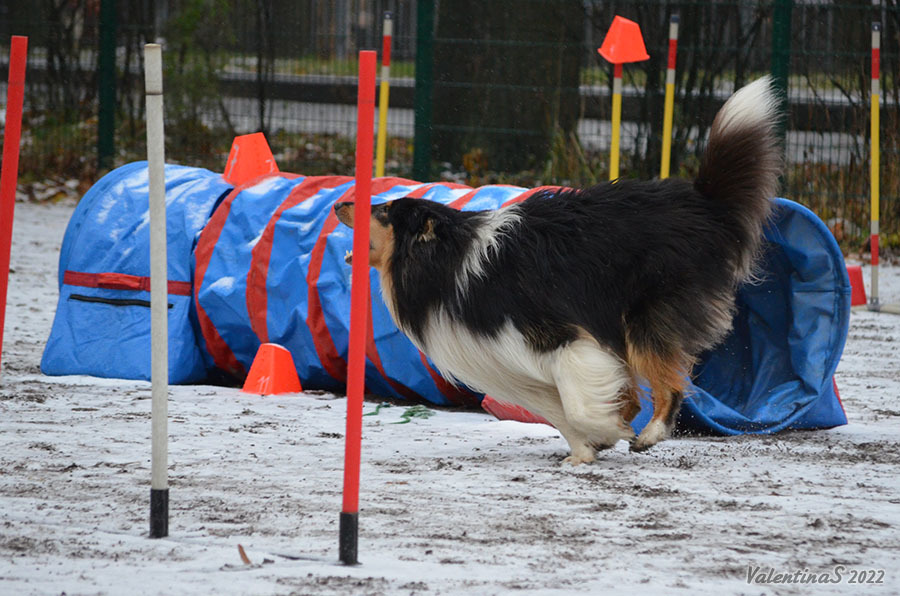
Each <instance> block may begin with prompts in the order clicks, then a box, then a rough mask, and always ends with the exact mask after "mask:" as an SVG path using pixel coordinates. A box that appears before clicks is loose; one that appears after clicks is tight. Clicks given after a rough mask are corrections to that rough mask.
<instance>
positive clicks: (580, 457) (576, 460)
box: [562, 445, 597, 466]
mask: <svg viewBox="0 0 900 596" xmlns="http://www.w3.org/2000/svg"><path fill="white" fill-rule="evenodd" d="M595 459H597V454H596V452H595V451H594V449H593V447H589V446H588V445H582V446H579V447H577V448H575V449H572V455H570V456H569V457H567V458H565V459H564V460H562V464H563V465H566V464H569V465H572V466H578V465H581V464H589V463H591V462H593V461H594V460H595Z"/></svg>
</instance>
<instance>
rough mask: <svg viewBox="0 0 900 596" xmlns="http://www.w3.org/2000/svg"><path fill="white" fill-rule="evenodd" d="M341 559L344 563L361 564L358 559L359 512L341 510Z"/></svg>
mask: <svg viewBox="0 0 900 596" xmlns="http://www.w3.org/2000/svg"><path fill="white" fill-rule="evenodd" d="M339 533H340V548H339V553H340V559H341V563H343V564H344V565H359V560H358V559H357V554H358V549H357V547H358V546H359V514H358V513H344V512H343V511H342V512H341V525H340V529H339Z"/></svg>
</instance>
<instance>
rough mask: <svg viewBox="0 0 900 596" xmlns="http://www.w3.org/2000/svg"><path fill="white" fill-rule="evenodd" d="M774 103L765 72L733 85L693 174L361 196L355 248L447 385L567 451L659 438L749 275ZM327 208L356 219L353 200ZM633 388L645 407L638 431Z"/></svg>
mask: <svg viewBox="0 0 900 596" xmlns="http://www.w3.org/2000/svg"><path fill="white" fill-rule="evenodd" d="M777 106H778V101H777V98H776V96H775V94H774V92H773V90H772V86H771V81H770V80H769V79H768V77H766V78H763V79H760V80H757V81H755V82H754V83H751V84H750V85H747V86H746V87H744V88H743V89H740V90H739V91H737V92H736V93H735V94H734V95H733V96H732V97H731V98H730V99H729V100H728V101H727V102H726V103H725V105H724V106H723V107H722V109H721V110H720V111H719V113H718V114H717V115H716V118H715V120H714V121H713V124H712V128H711V130H710V135H709V141H708V145H707V147H706V151H705V155H704V157H703V160H702V163H701V165H700V169H699V173H698V176H697V178H696V179H695V180H693V181H687V180H680V179H667V180H655V181H632V180H618V181H616V182H612V183H606V184H599V185H597V186H594V187H592V188H587V189H583V190H573V189H560V190H556V191H548V192H539V193H536V194H535V195H533V196H531V197H529V198H528V199H526V200H525V201H523V202H521V203H519V204H515V205H511V206H508V207H505V208H502V209H498V210H495V211H480V212H464V211H458V210H455V209H453V208H450V207H447V206H444V205H442V204H439V203H435V202H432V201H427V200H423V199H410V198H402V199H399V200H395V201H392V202H390V203H385V204H382V205H377V206H374V207H373V209H372V218H371V222H370V234H371V245H370V254H369V258H370V262H371V264H372V265H373V266H374V267H376V268H377V269H378V271H379V273H380V279H381V289H382V293H383V296H384V301H385V304H386V305H387V307H388V309H389V310H390V313H391V316H392V317H393V319H394V321H395V322H396V324H397V326H398V327H399V328H400V329H401V330H403V332H404V333H406V334H407V335H408V336H409V337H410V339H411V340H412V341H413V342H414V343H415V344H416V346H418V347H419V348H420V349H421V350H422V351H423V352H424V353H426V354H427V355H428V356H429V357H430V358H431V359H432V361H433V362H434V363H435V365H436V366H437V367H438V368H439V370H440V371H441V373H442V374H443V375H444V376H446V377H447V378H448V379H450V380H452V381H455V382H458V383H464V384H465V385H467V386H469V387H471V388H474V389H477V390H480V391H483V392H485V393H487V394H489V395H491V396H492V397H494V398H496V399H499V400H503V401H506V402H510V403H513V404H519V405H521V406H523V407H525V408H527V409H528V410H530V411H531V412H534V413H536V414H539V415H541V416H543V417H544V418H546V419H547V420H548V421H549V422H550V423H551V424H553V425H554V426H555V427H556V428H557V429H558V430H559V431H560V433H562V435H563V437H565V439H566V441H568V443H569V447H570V448H571V455H569V456H568V457H567V458H566V459H565V461H566V462H569V463H571V464H573V465H575V464H580V463H587V462H591V461H593V460H594V458H595V456H596V449H598V448H606V447H610V446H612V445H613V444H615V443H616V442H617V441H619V440H621V439H624V440H626V441H630V442H631V447H632V449H634V450H642V449H646V448H648V447H650V446H652V445H654V444H656V443H657V442H659V441H660V440H662V439H664V438H666V436H668V434H669V433H670V431H671V429H672V427H673V425H674V423H675V419H676V417H677V414H678V410H679V408H680V405H681V400H682V398H683V393H684V390H685V386H686V384H687V379H688V377H689V374H690V371H691V367H692V365H693V363H694V361H695V359H696V357H697V356H698V355H699V354H700V352H702V351H703V350H706V349H708V348H711V347H713V346H715V345H716V344H717V343H718V342H720V341H721V340H722V339H723V338H724V337H725V336H726V335H727V333H728V332H729V330H730V328H731V321H732V317H733V313H734V309H735V306H734V297H735V291H736V289H737V287H738V285H739V284H741V283H742V282H744V281H746V280H747V279H748V278H749V277H751V276H752V274H753V266H754V260H755V257H756V255H757V252H758V250H759V246H760V242H761V236H762V227H763V225H764V223H765V222H766V219H767V217H768V215H769V212H770V204H771V201H770V199H771V198H772V197H773V196H775V193H776V191H777V189H778V177H779V174H780V172H781V162H782V157H781V150H780V148H779V144H778V142H777V139H776V135H775V126H776V120H777V118H778V109H777ZM335 210H336V212H337V215H338V218H339V219H340V221H342V222H343V223H344V224H346V225H348V226H351V227H352V226H353V224H354V221H353V209H352V205H351V204H350V203H339V204H337V205H335ZM639 381H644V382H646V383H647V384H649V387H650V388H651V393H652V398H653V407H654V412H653V417H652V419H651V420H650V422H649V423H648V424H647V426H646V427H645V428H644V429H643V431H642V432H641V434H640V436H638V437H636V438H635V436H634V432H633V431H632V429H631V427H630V425H629V423H630V422H631V420H632V419H633V418H634V417H635V415H636V414H637V412H638V411H639V410H640V401H639V398H638V391H639V390H640V389H639V385H638V383H639Z"/></svg>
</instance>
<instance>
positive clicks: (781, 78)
mask: <svg viewBox="0 0 900 596" xmlns="http://www.w3.org/2000/svg"><path fill="white" fill-rule="evenodd" d="M793 10H794V0H775V7H774V11H773V14H772V79H773V81H774V83H775V88H776V89H777V90H778V93H779V95H780V96H781V102H782V105H781V107H782V113H783V114H784V116H783V117H782V118H781V119H780V120H779V122H778V136H779V137H780V138H781V143H782V145H783V144H784V142H785V136H786V134H787V131H786V127H787V107H788V95H787V91H788V75H789V74H790V63H791V13H792V12H793Z"/></svg>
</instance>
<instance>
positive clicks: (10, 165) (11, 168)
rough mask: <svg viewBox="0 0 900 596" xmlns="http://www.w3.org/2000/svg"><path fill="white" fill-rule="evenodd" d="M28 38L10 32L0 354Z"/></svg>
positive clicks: (0, 177) (0, 234) (0, 224)
mask: <svg viewBox="0 0 900 596" xmlns="http://www.w3.org/2000/svg"><path fill="white" fill-rule="evenodd" d="M27 59H28V38H27V37H24V36H22V35H13V37H12V40H11V41H10V44H9V79H7V80H8V85H7V86H6V126H5V127H4V129H3V164H2V171H0V355H2V353H3V327H4V326H5V324H6V294H7V289H8V285H9V259H10V251H11V250H12V232H13V216H14V215H15V212H16V185H17V183H18V181H19V140H20V139H21V136H22V104H23V102H24V99H25V63H26V62H27Z"/></svg>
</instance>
